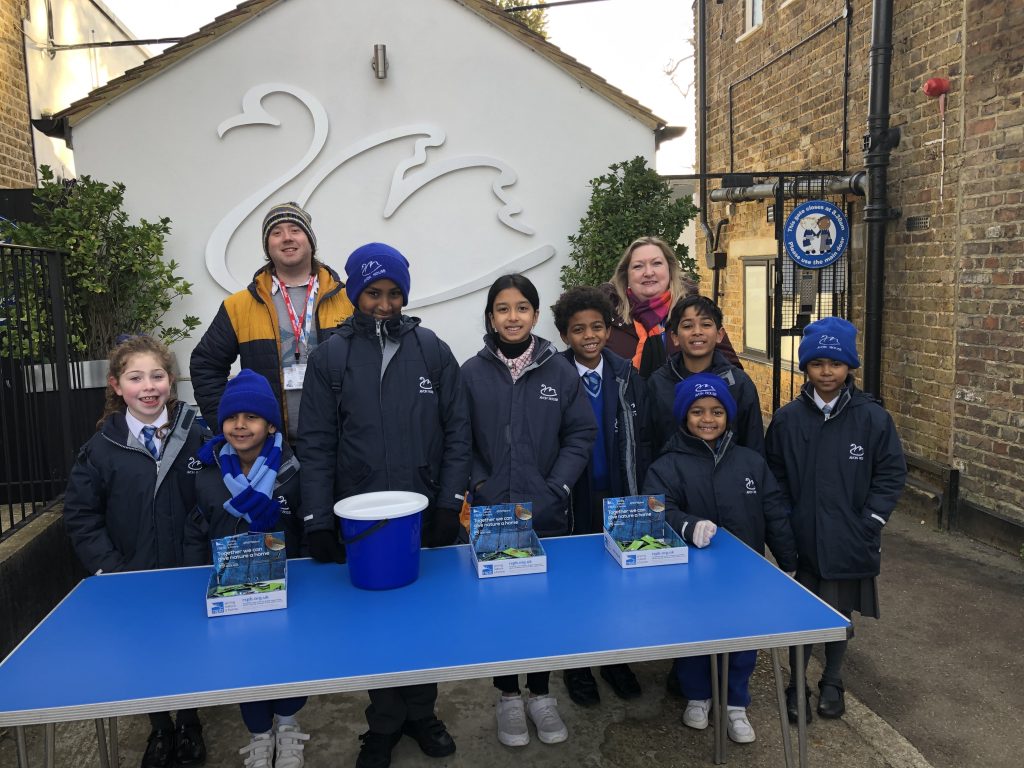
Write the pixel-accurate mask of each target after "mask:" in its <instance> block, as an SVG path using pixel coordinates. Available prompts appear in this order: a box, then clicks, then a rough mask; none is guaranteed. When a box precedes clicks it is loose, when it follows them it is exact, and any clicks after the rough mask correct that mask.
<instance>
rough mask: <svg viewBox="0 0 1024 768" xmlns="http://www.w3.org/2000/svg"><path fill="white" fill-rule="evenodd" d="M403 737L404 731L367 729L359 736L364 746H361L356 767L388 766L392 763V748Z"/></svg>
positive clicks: (376, 767)
mask: <svg viewBox="0 0 1024 768" xmlns="http://www.w3.org/2000/svg"><path fill="white" fill-rule="evenodd" d="M401 738H402V732H401V731H398V732H397V733H374V732H373V731H367V732H366V733H364V734H361V735H360V736H359V740H360V741H361V742H363V746H361V747H360V748H359V757H357V758H356V768H388V766H389V765H391V750H392V749H394V748H395V744H397V743H398V742H399V740H400V739H401Z"/></svg>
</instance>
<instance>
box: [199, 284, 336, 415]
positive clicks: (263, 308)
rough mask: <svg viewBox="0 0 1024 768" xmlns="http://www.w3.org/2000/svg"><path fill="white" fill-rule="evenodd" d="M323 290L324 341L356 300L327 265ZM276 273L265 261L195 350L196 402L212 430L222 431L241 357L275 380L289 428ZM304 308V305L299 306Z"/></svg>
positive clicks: (319, 310)
mask: <svg viewBox="0 0 1024 768" xmlns="http://www.w3.org/2000/svg"><path fill="white" fill-rule="evenodd" d="M317 278H318V280H319V288H318V289H317V294H316V304H315V305H314V307H313V322H314V325H315V326H316V328H315V331H314V332H315V334H316V336H315V338H316V341H317V343H318V344H319V343H320V342H321V341H323V339H324V337H325V336H326V333H327V331H329V330H331V329H332V328H335V327H337V326H338V325H341V323H342V322H343V321H344V320H345V318H346V317H348V316H349V315H351V314H352V302H350V301H349V300H348V296H347V295H346V293H345V291H344V290H343V289H344V287H345V284H344V283H343V282H341V278H340V277H338V273H337V272H335V271H334V270H333V269H331V268H330V267H326V266H323V265H321V267H320V271H319V272H318V273H317ZM272 287H273V275H272V273H271V271H270V265H269V264H268V265H265V266H264V267H262V268H261V269H260V270H259V271H257V272H256V274H254V275H253V276H252V282H251V283H249V286H248V287H247V288H245V289H244V290H241V291H238V292H237V293H233V294H231V295H230V296H228V297H227V298H226V299H225V300H224V301H223V302H222V303H221V305H220V309H218V310H217V314H216V315H215V316H214V318H213V322H211V323H210V327H209V328H207V329H206V332H205V333H204V334H203V337H202V338H201V339H200V340H199V343H198V344H197V345H196V348H195V349H194V350H193V351H192V358H191V360H190V361H189V373H190V374H191V376H192V390H193V392H194V393H195V398H196V403H197V404H198V405H199V410H200V411H201V412H202V414H203V418H204V419H205V420H206V423H207V424H208V425H209V427H210V429H211V430H212V431H213V432H215V433H219V432H220V426H221V425H220V424H218V423H217V407H218V406H219V405H220V398H221V395H223V394H224V387H225V386H227V382H228V374H229V373H230V372H231V366H232V365H233V364H234V362H235V360H239V361H240V364H241V366H242V368H251V369H252V370H254V371H256V372H257V373H259V374H262V375H263V376H265V377H266V378H267V381H269V382H270V387H271V389H273V390H274V396H275V397H276V398H277V402H278V404H280V405H281V418H282V420H283V421H282V422H281V423H282V424H284V426H285V430H284V431H285V434H286V435H287V434H289V431H288V409H287V408H285V407H284V398H283V397H282V392H283V391H284V373H283V371H282V368H281V326H280V323H278V319H277V309H276V308H275V307H274V300H273V298H272V297H271V288H272ZM296 311H298V307H296Z"/></svg>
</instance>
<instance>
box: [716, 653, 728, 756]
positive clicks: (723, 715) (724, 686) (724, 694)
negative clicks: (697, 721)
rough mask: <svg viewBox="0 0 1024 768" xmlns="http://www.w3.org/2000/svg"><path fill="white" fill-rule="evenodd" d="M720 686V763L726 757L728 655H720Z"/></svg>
mask: <svg viewBox="0 0 1024 768" xmlns="http://www.w3.org/2000/svg"><path fill="white" fill-rule="evenodd" d="M721 666H722V685H721V688H720V689H719V690H720V693H721V696H722V712H721V714H720V715H719V716H718V724H719V726H720V727H719V729H718V733H719V736H718V738H719V739H721V740H722V762H723V763H724V762H725V761H726V758H727V757H728V746H729V737H728V728H729V654H728V653H723V654H722V664H721Z"/></svg>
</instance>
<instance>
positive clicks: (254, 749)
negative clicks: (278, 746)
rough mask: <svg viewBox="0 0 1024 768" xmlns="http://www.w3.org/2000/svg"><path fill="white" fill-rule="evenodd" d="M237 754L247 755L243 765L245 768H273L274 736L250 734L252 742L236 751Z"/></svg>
mask: <svg viewBox="0 0 1024 768" xmlns="http://www.w3.org/2000/svg"><path fill="white" fill-rule="evenodd" d="M238 754H240V755H246V754H247V757H246V758H245V762H244V763H243V765H244V766H245V768H274V735H273V734H272V733H254V734H252V740H251V741H250V742H249V743H248V744H247V745H245V746H244V747H242V748H241V749H240V750H238Z"/></svg>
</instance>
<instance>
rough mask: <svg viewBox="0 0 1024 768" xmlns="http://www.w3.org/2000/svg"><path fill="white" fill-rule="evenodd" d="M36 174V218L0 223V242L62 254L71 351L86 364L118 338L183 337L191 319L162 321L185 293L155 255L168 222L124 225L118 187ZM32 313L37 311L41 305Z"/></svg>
mask: <svg viewBox="0 0 1024 768" xmlns="http://www.w3.org/2000/svg"><path fill="white" fill-rule="evenodd" d="M40 174H41V176H42V184H41V186H40V187H39V189H37V190H36V191H35V203H34V205H33V208H34V210H35V212H36V215H37V217H38V219H39V221H38V222H23V223H19V224H17V225H16V226H15V225H12V224H8V223H3V224H0V240H4V239H10V240H11V241H13V242H15V243H17V244H20V245H26V246H32V247H36V248H52V249H54V250H59V251H65V252H67V254H68V255H67V260H66V263H65V275H66V284H65V296H66V301H67V305H68V311H67V316H68V333H69V337H70V345H71V347H72V349H74V350H75V351H77V352H79V353H82V354H83V356H84V357H85V358H86V359H103V358H106V357H107V354H108V352H109V351H110V348H111V347H112V346H113V345H114V341H115V340H116V339H117V337H118V336H119V335H120V334H123V333H148V334H151V335H153V336H156V337H158V338H160V339H161V340H162V341H164V342H165V343H167V344H171V343H173V342H175V341H178V340H179V339H185V338H188V336H189V335H190V334H191V332H192V331H193V330H195V329H196V328H198V327H199V318H197V317H194V316H192V315H188V316H186V317H185V318H184V319H183V320H182V325H181V326H167V325H165V324H164V319H163V318H164V315H166V314H167V312H168V311H169V310H170V309H171V307H172V306H173V304H174V302H175V300H177V299H178V298H180V297H181V296H187V295H189V294H190V293H191V292H192V284H191V283H189V282H188V281H186V280H184V279H183V278H181V277H179V276H178V275H177V274H176V271H177V269H178V264H177V263H176V262H174V261H166V262H165V261H164V260H163V258H162V256H163V252H164V238H165V237H166V236H167V234H168V233H169V232H170V219H167V218H161V219H160V220H159V221H156V222H150V221H146V220H145V219H141V220H140V221H139V223H138V224H132V223H130V222H129V221H128V214H127V213H126V212H125V211H124V209H123V207H122V206H123V204H124V192H125V186H124V184H121V183H114V184H112V185H108V184H105V183H103V182H101V181H96V180H94V179H92V178H91V177H89V176H85V175H83V176H82V177H80V178H79V179H75V180H68V181H64V180H61V179H55V178H54V175H53V172H52V171H51V170H50V168H49V167H47V166H45V165H44V166H42V167H41V168H40ZM27 300H31V298H28V299H27ZM35 309H38V310H40V312H41V313H45V308H35ZM31 333H32V334H35V335H38V333H39V331H38V329H32V330H31ZM46 341H47V340H45V339H38V338H35V339H33V343H32V346H33V348H35V349H46V348H47V346H48V344H46V343H45V342H46ZM0 342H4V343H3V344H0V346H2V347H3V350H2V351H3V352H5V353H7V354H19V353H20V354H19V356H24V346H25V345H26V344H27V342H26V341H24V340H22V341H20V342H19V344H20V345H21V346H22V347H23V349H21V350H18V349H11V346H12V344H11V340H10V339H8V338H6V337H5V338H3V339H0Z"/></svg>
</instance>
